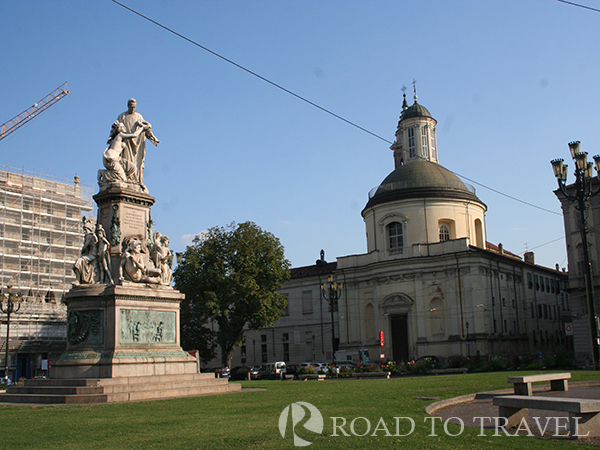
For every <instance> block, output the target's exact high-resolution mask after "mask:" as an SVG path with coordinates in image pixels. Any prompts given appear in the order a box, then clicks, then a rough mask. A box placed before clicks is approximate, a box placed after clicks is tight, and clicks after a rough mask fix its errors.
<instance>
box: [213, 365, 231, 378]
mask: <svg viewBox="0 0 600 450" xmlns="http://www.w3.org/2000/svg"><path fill="white" fill-rule="evenodd" d="M230 374H231V372H230V371H229V367H217V368H216V369H215V377H216V378H229V375H230Z"/></svg>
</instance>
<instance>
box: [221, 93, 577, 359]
mask: <svg viewBox="0 0 600 450" xmlns="http://www.w3.org/2000/svg"><path fill="white" fill-rule="evenodd" d="M436 125H437V122H436V120H435V119H434V118H433V117H432V115H431V114H430V113H429V111H428V110H427V109H426V108H425V107H424V106H422V105H421V104H419V103H418V102H417V97H416V95H415V97H414V103H413V104H412V105H411V106H409V105H408V103H407V101H406V96H405V98H404V102H403V106H402V113H401V115H400V120H399V122H398V127H397V129H396V138H395V141H394V143H393V144H392V146H391V147H390V148H391V150H392V152H393V161H394V170H393V171H392V172H391V173H390V174H389V175H387V176H386V177H385V178H384V179H383V181H382V183H381V184H380V185H379V186H378V187H376V188H374V189H373V190H371V192H370V193H369V196H368V201H367V204H366V205H365V207H364V209H363V210H362V213H361V214H362V218H363V220H364V223H365V231H366V240H367V252H366V253H364V254H358V255H349V256H340V257H338V258H337V261H336V262H335V263H327V262H326V261H325V260H324V258H323V257H321V259H320V260H318V261H317V264H316V265H315V266H309V267H301V268H295V269H292V278H291V280H289V281H288V282H287V283H286V284H285V286H284V287H283V288H282V289H281V290H280V292H281V293H282V294H285V295H287V297H288V310H287V311H286V315H284V317H283V318H282V319H281V320H280V321H279V322H278V323H277V324H275V326H274V327H271V328H266V329H262V330H257V331H248V332H247V333H246V344H245V346H243V347H242V348H241V349H239V350H238V351H236V353H235V355H234V363H233V364H234V365H238V364H246V365H257V364H262V363H265V362H272V361H287V362H290V363H292V364H298V363H301V362H304V361H323V362H332V361H333V358H334V356H333V352H335V351H338V350H342V351H341V352H339V354H346V355H350V354H355V353H358V351H359V350H361V349H365V350H368V351H369V354H370V357H371V360H376V361H378V360H379V359H380V356H381V355H383V358H382V359H384V360H390V361H396V362H400V361H411V360H414V359H416V358H418V357H421V356H424V355H436V356H438V357H450V356H457V355H462V356H475V355H476V354H480V355H481V356H492V355H505V356H506V355H517V354H519V355H532V354H535V355H537V354H539V353H540V352H542V354H545V353H547V352H550V353H556V352H558V351H560V350H565V351H566V352H570V349H571V348H572V342H571V341H570V340H569V339H570V338H569V337H568V336H566V335H565V325H566V324H568V323H570V321H571V316H570V310H569V309H570V308H569V298H568V294H567V292H566V289H565V288H566V284H567V281H568V276H567V274H566V273H564V272H561V271H559V270H558V269H556V270H555V269H551V268H545V267H541V266H538V265H536V264H535V261H534V255H533V253H530V252H529V253H527V254H526V255H525V257H524V259H522V258H521V257H519V256H517V255H515V254H513V253H510V252H508V251H506V250H504V249H503V247H502V244H498V245H493V244H490V243H489V242H487V240H486V231H485V230H486V227H485V220H486V218H485V213H486V210H487V207H486V205H485V204H484V203H483V201H482V200H481V199H480V198H479V197H478V196H477V195H476V193H475V189H474V188H472V187H471V186H468V185H466V184H465V183H463V182H462V181H461V180H460V179H459V178H458V177H457V176H456V175H455V174H454V173H452V172H451V171H449V170H448V169H446V168H444V167H443V166H442V165H441V164H440V163H439V161H438V144H437V137H436ZM328 277H329V278H330V279H331V280H332V281H335V282H336V283H341V284H342V288H341V291H340V295H339V298H338V299H337V300H336V301H335V302H333V301H330V302H328V301H327V300H326V299H325V296H322V289H321V286H322V285H323V283H325V282H326V281H327V279H328ZM382 332H383V333H382ZM381 337H383V342H381V340H380V338H381ZM250 343H253V345H254V352H252V347H251V344H250ZM256 343H260V346H261V347H260V349H261V351H260V352H259V353H257V352H256ZM382 343H383V346H381V345H380V344H382ZM344 350H345V352H343V351H344Z"/></svg>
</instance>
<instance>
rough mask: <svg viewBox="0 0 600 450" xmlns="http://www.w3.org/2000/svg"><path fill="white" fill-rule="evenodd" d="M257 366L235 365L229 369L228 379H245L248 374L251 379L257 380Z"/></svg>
mask: <svg viewBox="0 0 600 450" xmlns="http://www.w3.org/2000/svg"><path fill="white" fill-rule="evenodd" d="M258 373H259V368H258V367H248V366H237V367H234V368H233V369H231V376H230V379H232V380H247V379H248V374H250V379H251V380H258V379H259V378H260V377H259V374H258Z"/></svg>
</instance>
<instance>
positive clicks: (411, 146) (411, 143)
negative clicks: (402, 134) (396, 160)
mask: <svg viewBox="0 0 600 450" xmlns="http://www.w3.org/2000/svg"><path fill="white" fill-rule="evenodd" d="M408 155H409V157H410V158H414V157H415V156H417V151H416V148H415V129H414V128H413V127H410V128H409V129H408Z"/></svg>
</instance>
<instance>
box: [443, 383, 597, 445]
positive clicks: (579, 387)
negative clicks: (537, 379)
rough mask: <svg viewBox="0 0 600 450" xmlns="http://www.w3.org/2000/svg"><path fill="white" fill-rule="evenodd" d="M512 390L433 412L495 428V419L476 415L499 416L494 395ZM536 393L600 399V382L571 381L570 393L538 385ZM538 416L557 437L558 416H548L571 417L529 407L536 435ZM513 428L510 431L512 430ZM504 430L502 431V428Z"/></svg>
mask: <svg viewBox="0 0 600 450" xmlns="http://www.w3.org/2000/svg"><path fill="white" fill-rule="evenodd" d="M512 393H513V392H512V390H510V392H509V391H502V392H498V391H497V392H482V393H480V394H476V395H475V398H474V400H472V401H469V402H466V403H459V404H455V405H450V406H446V407H444V408H442V409H438V410H436V411H434V412H433V414H434V415H436V416H439V417H441V418H442V419H443V420H447V419H450V420H451V421H452V422H456V423H459V422H460V421H462V422H463V423H464V424H465V426H474V427H477V428H480V427H481V424H482V423H483V426H484V428H485V429H489V430H493V429H494V428H495V425H494V422H493V419H490V420H482V419H476V420H474V419H473V418H474V417H490V418H494V417H498V407H497V406H494V405H493V403H492V398H493V397H494V396H495V395H506V394H512ZM533 395H544V396H551V397H570V398H593V399H600V381H594V382H581V383H576V382H573V383H569V391H568V392H555V391H550V385H539V386H538V385H534V389H533ZM534 417H539V419H538V423H540V424H541V425H542V426H544V425H545V424H546V423H547V424H548V428H547V430H546V431H545V433H544V437H550V438H554V436H553V435H554V434H555V430H556V428H555V424H556V421H557V420H556V419H550V420H548V421H547V420H546V419H547V418H554V417H565V418H566V417H568V414H566V413H561V412H558V411H542V410H536V409H530V410H529V425H530V427H531V429H532V432H533V433H534V434H536V435H540V432H539V430H537V425H536V422H535V419H534ZM558 421H559V423H560V424H563V425H564V423H565V422H564V420H563V419H558ZM509 431H510V430H509ZM560 431H561V433H564V428H562V429H561V430H560ZM500 432H502V431H500ZM580 441H582V442H585V443H589V444H593V445H599V446H600V438H586V439H580Z"/></svg>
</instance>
